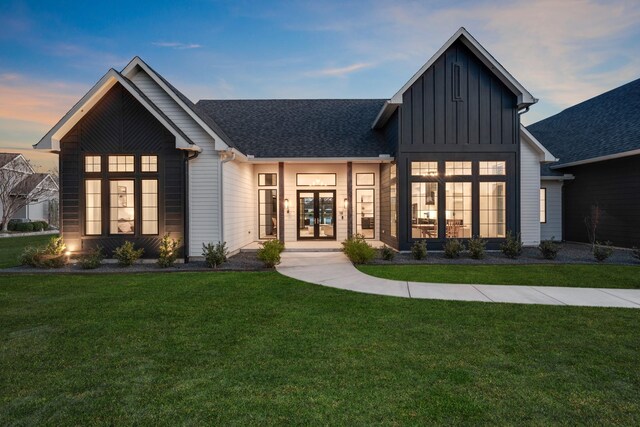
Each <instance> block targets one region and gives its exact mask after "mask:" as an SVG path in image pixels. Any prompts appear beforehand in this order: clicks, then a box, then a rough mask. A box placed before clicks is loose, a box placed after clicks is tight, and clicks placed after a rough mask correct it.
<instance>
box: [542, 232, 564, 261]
mask: <svg viewBox="0 0 640 427" xmlns="http://www.w3.org/2000/svg"><path fill="white" fill-rule="evenodd" d="M538 249H539V250H540V253H541V254H542V257H543V258H544V259H556V257H557V256H558V252H559V251H560V246H559V245H558V244H557V243H556V242H554V241H553V237H552V238H551V240H543V241H541V242H540V244H539V245H538Z"/></svg>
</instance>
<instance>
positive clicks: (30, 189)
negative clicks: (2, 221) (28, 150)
mask: <svg viewBox="0 0 640 427" xmlns="http://www.w3.org/2000/svg"><path fill="white" fill-rule="evenodd" d="M0 169H2V170H3V171H4V173H10V174H11V175H13V176H15V178H14V177H12V179H11V181H13V182H15V184H14V185H12V188H9V189H8V190H9V191H8V192H7V195H8V196H9V197H21V198H31V200H29V203H27V204H24V205H23V206H22V207H20V208H19V209H18V210H16V211H15V212H14V213H13V215H12V216H11V219H20V220H23V221H47V222H50V215H49V213H50V209H49V205H50V204H52V203H53V204H54V206H55V203H56V202H57V197H58V184H57V183H56V182H55V180H54V179H53V178H52V177H51V175H50V174H47V173H36V172H35V171H34V170H33V168H32V167H31V165H30V164H29V162H28V161H27V160H26V159H25V158H24V156H23V155H22V154H17V153H0ZM0 186H1V185H0ZM41 188H47V189H51V191H47V192H46V194H45V193H43V192H42V191H40V189H41ZM0 192H1V191H0ZM35 193H42V197H31V195H33V194H35ZM3 209H4V207H3V205H2V198H1V197H0V212H3Z"/></svg>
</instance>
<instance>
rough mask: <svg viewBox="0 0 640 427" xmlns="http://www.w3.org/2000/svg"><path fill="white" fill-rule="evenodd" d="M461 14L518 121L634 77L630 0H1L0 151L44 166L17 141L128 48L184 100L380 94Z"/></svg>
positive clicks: (639, 17)
mask: <svg viewBox="0 0 640 427" xmlns="http://www.w3.org/2000/svg"><path fill="white" fill-rule="evenodd" d="M98 3H100V4H98ZM460 26H464V27H466V28H467V29H468V30H469V31H470V32H471V33H472V34H473V35H474V36H475V37H476V38H477V39H478V40H479V41H480V43H482V44H483V45H484V46H485V47H486V48H487V49H488V50H489V51H490V52H491V53H492V54H493V55H494V56H495V57H496V58H497V59H498V60H499V61H500V62H501V63H502V64H503V65H504V66H505V67H506V68H507V69H508V70H509V71H510V72H511V73H512V74H513V75H514V76H515V77H516V78H517V79H518V80H519V81H520V82H521V83H522V84H523V85H524V86H525V87H527V89H529V90H530V91H531V92H532V93H533V94H534V96H536V97H538V98H540V102H539V103H538V104H536V105H535V106H534V107H533V108H532V109H531V111H530V112H529V113H527V114H525V115H524V116H523V122H524V123H525V124H528V123H533V122H535V121H537V120H540V119H542V118H545V117H547V116H549V115H552V114H555V113H557V112H559V111H561V110H562V109H564V108H566V107H568V106H571V105H573V104H575V103H577V102H580V101H583V100H585V99H588V98H590V97H592V96H595V95H597V94H599V93H602V92H604V91H606V90H609V89H612V88H614V87H616V86H619V85H621V84H623V83H626V82H629V81H631V80H634V79H636V78H639V77H640V2H639V1H637V0H631V1H616V0H609V1H595V0H562V1H558V0H554V1H546V0H542V1H533V0H527V1H520V0H510V1H482V0H480V1H459V2H454V1H404V0H396V1H373V0H372V1H364V0H362V1H353V2H351V1H332V0H327V1H324V0H323V1H308V2H303V1H287V2H267V1H229V2H227V1H194V2H177V1H164V0H156V1H143V0H140V1H136V2H132V1H126V2H121V1H109V2H90V1H58V2H50V1H31V2H29V1H11V0H4V1H3V2H2V3H1V4H0V150H1V151H24V152H26V153H27V154H28V155H29V157H30V158H32V159H33V160H34V162H36V163H37V164H39V165H40V166H41V167H42V168H44V169H46V168H48V167H51V165H53V162H54V161H55V159H56V158H55V157H54V156H50V155H48V156H47V155H43V154H38V153H33V152H32V151H31V150H29V147H30V145H31V144H33V143H35V142H37V141H38V140H39V139H40V137H42V135H44V134H45V133H46V132H47V131H48V129H49V128H50V127H51V126H52V125H53V124H55V122H56V121H57V120H58V119H59V118H60V117H61V116H62V115H64V113H65V112H66V111H67V110H68V109H69V108H70V107H71V106H72V105H73V104H74V103H75V102H76V101H77V100H78V99H79V98H80V97H81V96H82V95H83V94H84V93H85V92H86V91H87V90H88V89H89V88H90V87H91V86H92V85H93V84H94V83H95V82H96V81H97V80H98V79H99V78H100V77H101V76H102V75H103V74H104V73H105V72H106V71H107V70H108V69H109V68H111V67H113V68H116V69H121V68H122V67H124V65H126V63H127V62H128V61H129V60H130V59H131V58H132V57H133V56H135V55H140V56H141V57H142V58H143V59H144V60H145V61H147V62H148V63H149V64H150V65H151V66H153V67H154V68H155V69H156V70H157V71H159V72H160V73H161V74H163V75H164V76H165V77H166V78H167V79H169V80H170V81H171V82H172V83H173V84H174V85H175V86H177V87H178V88H179V89H180V90H182V91H183V92H184V93H186V94H187V95H188V96H189V97H190V98H191V99H192V100H194V101H196V100H198V99H203V98H389V97H391V96H392V95H393V94H394V93H395V92H396V91H397V90H398V89H399V88H400V87H401V86H402V85H403V84H404V83H405V82H406V81H407V80H408V79H409V78H410V77H411V76H412V75H413V73H414V72H415V71H417V70H418V69H419V68H420V66H421V65H422V64H423V63H424V62H425V61H426V60H427V59H428V58H429V57H430V56H431V55H432V54H433V53H434V52H435V51H436V50H437V49H438V48H439V47H440V46H441V45H442V44H443V43H444V42H445V41H446V40H447V39H448V38H449V37H450V36H451V35H452V34H453V33H454V32H455V31H456V30H457V29H458V28H459V27H460Z"/></svg>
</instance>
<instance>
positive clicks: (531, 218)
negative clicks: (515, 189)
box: [520, 140, 541, 246]
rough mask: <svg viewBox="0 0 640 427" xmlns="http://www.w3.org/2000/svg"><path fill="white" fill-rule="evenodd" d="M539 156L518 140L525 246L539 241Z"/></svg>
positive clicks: (521, 234) (525, 143) (521, 212)
mask: <svg viewBox="0 0 640 427" xmlns="http://www.w3.org/2000/svg"><path fill="white" fill-rule="evenodd" d="M540 157H541V154H538V152H537V151H535V150H534V149H533V147H531V145H529V143H528V142H526V141H524V140H521V141H520V236H521V239H522V243H523V244H524V245H526V246H535V245H537V244H538V243H540Z"/></svg>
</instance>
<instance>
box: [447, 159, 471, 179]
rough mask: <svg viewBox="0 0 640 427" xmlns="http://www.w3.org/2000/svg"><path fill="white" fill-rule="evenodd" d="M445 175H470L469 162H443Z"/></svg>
mask: <svg viewBox="0 0 640 427" xmlns="http://www.w3.org/2000/svg"><path fill="white" fill-rule="evenodd" d="M444 170H445V175H448V176H450V175H471V162H445V164H444Z"/></svg>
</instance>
